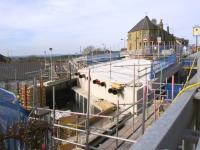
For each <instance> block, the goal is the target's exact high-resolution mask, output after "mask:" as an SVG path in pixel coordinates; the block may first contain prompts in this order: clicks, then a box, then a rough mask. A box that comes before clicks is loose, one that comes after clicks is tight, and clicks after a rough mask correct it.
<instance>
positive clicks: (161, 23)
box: [159, 19, 163, 29]
mask: <svg viewBox="0 0 200 150" xmlns="http://www.w3.org/2000/svg"><path fill="white" fill-rule="evenodd" d="M159 26H160V28H161V29H163V22H162V19H161V20H160V24H159Z"/></svg>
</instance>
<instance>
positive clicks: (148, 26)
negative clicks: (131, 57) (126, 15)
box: [127, 16, 175, 53]
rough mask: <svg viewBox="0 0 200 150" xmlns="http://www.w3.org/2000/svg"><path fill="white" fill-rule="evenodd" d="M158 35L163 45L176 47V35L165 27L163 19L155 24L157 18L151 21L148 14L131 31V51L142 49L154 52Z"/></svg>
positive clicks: (129, 47)
mask: <svg viewBox="0 0 200 150" xmlns="http://www.w3.org/2000/svg"><path fill="white" fill-rule="evenodd" d="M157 37H161V43H160V44H161V45H162V46H171V47H170V48H173V46H174V47H175V36H174V35H173V34H171V33H169V27H167V31H166V30H164V28H163V22H162V19H161V21H160V23H159V24H155V20H154V21H151V20H150V19H149V17H148V16H145V17H144V18H143V19H142V20H140V21H139V22H138V23H137V24H136V25H135V26H134V27H133V28H132V29H131V30H130V31H129V32H128V41H127V44H128V45H127V47H128V50H129V51H142V52H144V53H147V48H148V52H149V53H152V51H153V50H154V47H155V46H156V45H157Z"/></svg>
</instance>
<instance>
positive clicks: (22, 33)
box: [0, 0, 200, 56]
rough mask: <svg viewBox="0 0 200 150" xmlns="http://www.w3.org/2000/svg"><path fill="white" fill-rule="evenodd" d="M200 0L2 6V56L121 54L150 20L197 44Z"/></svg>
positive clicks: (80, 0) (3, 2)
mask: <svg viewBox="0 0 200 150" xmlns="http://www.w3.org/2000/svg"><path fill="white" fill-rule="evenodd" d="M199 6H200V1H199V0H0V53H2V54H4V55H6V56H8V55H9V56H21V55H44V51H46V52H47V54H48V53H50V52H49V50H48V49H49V48H50V47H52V48H53V54H74V53H77V52H80V49H84V47H86V46H88V45H93V46H95V47H103V46H104V45H106V47H109V48H110V47H111V49H112V50H119V49H120V48H121V47H123V44H124V42H123V40H121V39H127V32H128V31H129V30H130V29H131V28H132V27H133V26H134V25H135V24H136V23H137V22H139V21H140V20H141V19H142V18H143V17H145V15H148V16H149V18H150V19H152V18H156V19H157V22H159V21H160V19H163V22H164V28H165V29H166V26H167V25H169V27H170V32H171V33H173V34H174V35H176V36H178V37H184V38H187V39H189V40H190V43H194V42H195V38H194V37H193V35H192V28H193V26H195V25H200V15H199V14H200V10H199Z"/></svg>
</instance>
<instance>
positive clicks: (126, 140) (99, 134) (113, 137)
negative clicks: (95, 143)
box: [54, 124, 136, 143]
mask: <svg viewBox="0 0 200 150" xmlns="http://www.w3.org/2000/svg"><path fill="white" fill-rule="evenodd" d="M54 126H55V127H61V128H66V129H70V130H75V131H79V132H83V133H86V131H85V130H81V129H76V128H73V127H68V126H63V125H59V124H54ZM90 134H93V135H98V136H102V137H107V138H111V139H115V140H117V139H118V140H121V141H125V142H130V143H136V141H135V140H129V139H124V138H120V137H116V136H110V135H104V134H101V133H96V132H93V131H91V132H90Z"/></svg>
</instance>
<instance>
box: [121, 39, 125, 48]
mask: <svg viewBox="0 0 200 150" xmlns="http://www.w3.org/2000/svg"><path fill="white" fill-rule="evenodd" d="M121 41H124V47H123V48H125V39H121Z"/></svg>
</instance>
